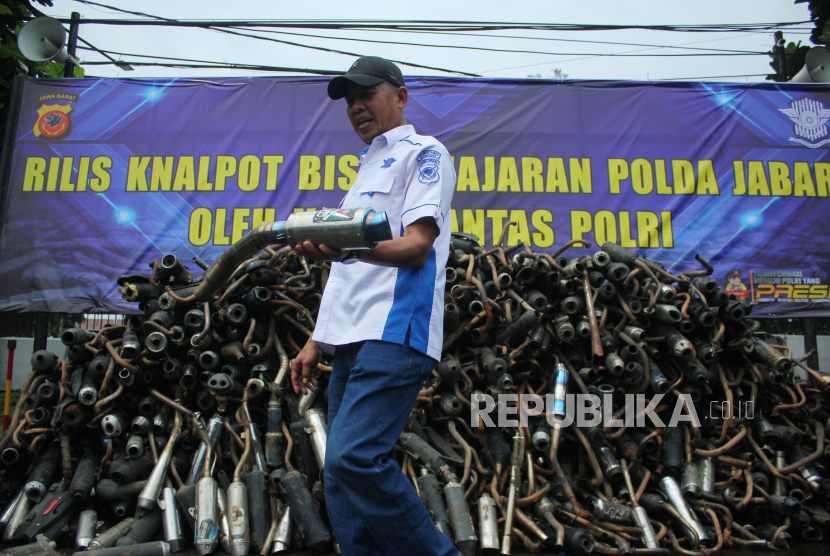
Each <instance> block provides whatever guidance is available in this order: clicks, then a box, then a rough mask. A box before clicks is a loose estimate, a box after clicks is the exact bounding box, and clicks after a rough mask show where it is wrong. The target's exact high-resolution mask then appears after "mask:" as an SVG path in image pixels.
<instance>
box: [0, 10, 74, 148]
mask: <svg viewBox="0 0 830 556" xmlns="http://www.w3.org/2000/svg"><path fill="white" fill-rule="evenodd" d="M36 1H37V3H38V4H40V5H41V6H51V5H52V0H36ZM41 15H43V14H42V13H41V12H40V10H38V9H37V8H35V7H33V6H32V5H31V4H30V3H29V2H28V1H27V0H23V1H21V0H0V16H3V18H4V19H3V20H2V21H0V134H2V133H4V132H5V130H6V121H7V120H8V108H7V107H8V104H9V94H10V92H11V85H12V80H13V79H14V76H16V75H28V76H29V77H63V64H58V63H56V62H46V63H36V62H31V61H29V60H27V59H26V58H25V57H24V56H23V54H21V53H20V49H19V48H18V47H17V34H18V33H19V32H20V29H21V27H23V25H24V24H25V23H26V22H27V21H28V20H29V19H30V18H31V17H33V16H41ZM74 75H75V77H83V76H84V70H82V69H81V68H79V67H75V69H74ZM0 137H2V135H0Z"/></svg>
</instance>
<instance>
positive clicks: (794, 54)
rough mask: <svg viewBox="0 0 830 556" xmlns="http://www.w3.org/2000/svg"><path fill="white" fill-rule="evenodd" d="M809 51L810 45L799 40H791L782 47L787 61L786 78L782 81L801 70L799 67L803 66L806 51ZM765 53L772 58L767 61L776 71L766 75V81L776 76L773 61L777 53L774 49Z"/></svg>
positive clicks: (774, 62) (775, 68)
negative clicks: (795, 41)
mask: <svg viewBox="0 0 830 556" xmlns="http://www.w3.org/2000/svg"><path fill="white" fill-rule="evenodd" d="M809 51H810V46H809V45H806V44H804V45H802V44H801V41H798V42H797V43H794V42H791V43H789V44H787V46H786V47H785V48H784V56H785V60H786V62H787V78H786V79H785V80H784V81H788V80H790V79H792V78H793V77H794V76H795V74H797V73H798V72H799V71H801V68H803V67H804V60H805V57H806V56H807V52H809ZM767 54H769V55H770V57H771V58H772V61H771V62H770V63H769V65H770V67H771V68H772V69H773V71H774V72H776V73H773V74H770V75H767V81H775V80H776V78H777V77H778V73H777V72H778V66H777V64H776V61H775V60H776V57H777V55H776V53H775V49H773V50H771V51H769V52H767Z"/></svg>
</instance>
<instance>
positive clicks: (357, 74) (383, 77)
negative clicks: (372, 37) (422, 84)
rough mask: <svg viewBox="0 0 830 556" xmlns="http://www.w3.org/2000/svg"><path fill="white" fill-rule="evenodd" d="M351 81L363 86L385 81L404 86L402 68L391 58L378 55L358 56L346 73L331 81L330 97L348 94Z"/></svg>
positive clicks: (336, 98) (334, 97) (337, 97)
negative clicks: (390, 59)
mask: <svg viewBox="0 0 830 556" xmlns="http://www.w3.org/2000/svg"><path fill="white" fill-rule="evenodd" d="M350 81H351V82H352V83H355V84H356V85H360V86H361V87H372V86H373V85H377V84H378V83H383V82H384V81H388V82H390V83H391V84H392V85H395V86H396V87H403V86H404V81H403V74H402V73H401V69H400V68H399V67H398V66H396V65H395V64H393V63H392V62H390V61H389V60H386V59H384V58H380V57H378V56H363V57H362V58H358V59H357V61H356V62H355V63H354V64H352V67H350V68H349V71H347V72H346V74H345V75H338V76H337V77H335V78H334V79H332V80H331V81H329V88H328V92H329V97H331V99H332V100H339V99H341V98H343V97H344V96H346V85H348V83H349V82H350Z"/></svg>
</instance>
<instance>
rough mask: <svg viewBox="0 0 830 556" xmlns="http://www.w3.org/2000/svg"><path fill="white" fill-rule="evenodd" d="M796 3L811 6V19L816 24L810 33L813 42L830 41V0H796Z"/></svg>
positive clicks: (824, 42)
mask: <svg viewBox="0 0 830 556" xmlns="http://www.w3.org/2000/svg"><path fill="white" fill-rule="evenodd" d="M795 3H796V4H807V5H808V7H809V8H810V19H811V20H813V21H814V22H815V25H816V26H815V28H814V29H813V32H812V34H811V35H810V40H811V41H813V44H828V43H830V0H795Z"/></svg>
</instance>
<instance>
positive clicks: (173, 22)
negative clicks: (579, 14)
mask: <svg viewBox="0 0 830 556" xmlns="http://www.w3.org/2000/svg"><path fill="white" fill-rule="evenodd" d="M76 1H78V0H76ZM6 19H9V17H8V16H6ZM10 19H14V20H15V21H17V20H19V18H10ZM59 21H61V22H63V23H69V22H70V20H69V19H66V18H63V19H59ZM80 23H81V24H84V25H118V26H139V27H147V26H149V27H202V28H230V29H232V28H238V27H264V28H290V29H337V30H343V29H349V30H355V31H360V30H366V29H387V30H394V31H400V30H420V31H447V30H449V31H459V32H461V31H494V30H508V29H521V30H536V31H622V30H630V29H639V30H645V31H675V32H683V33H722V32H729V33H734V32H735V31H770V30H775V29H780V28H782V27H790V26H793V25H802V24H804V23H807V22H804V21H789V22H787V21H784V22H776V23H736V24H731V25H730V24H712V25H634V24H632V25H596V24H594V25H588V24H569V23H542V24H540V23H473V22H465V21H457V22H417V21H415V22H407V21H394V22H384V21H378V22H368V23H356V22H350V21H347V20H344V21H339V22H338V21H335V22H320V21H287V20H261V21H257V20H221V21H210V20H193V19H189V20H179V19H158V20H156V19H153V20H147V19H114V18H113V19H110V18H102V19H94V18H90V19H83V20H81V22H80Z"/></svg>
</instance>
